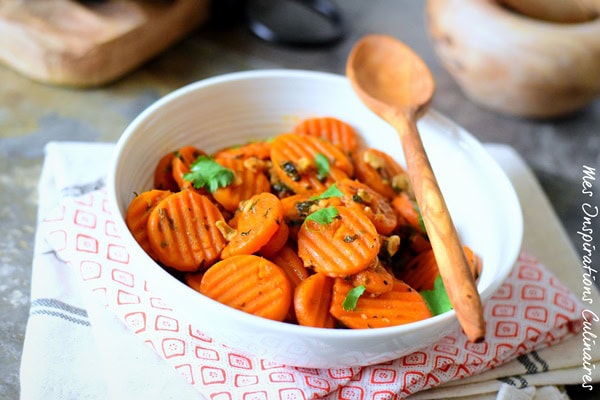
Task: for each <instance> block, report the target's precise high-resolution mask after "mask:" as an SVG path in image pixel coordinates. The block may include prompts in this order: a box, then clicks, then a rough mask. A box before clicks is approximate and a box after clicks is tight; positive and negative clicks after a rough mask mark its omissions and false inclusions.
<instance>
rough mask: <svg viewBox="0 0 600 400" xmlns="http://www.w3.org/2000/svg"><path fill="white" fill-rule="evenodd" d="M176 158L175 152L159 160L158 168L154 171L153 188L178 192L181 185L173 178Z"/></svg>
mask: <svg viewBox="0 0 600 400" xmlns="http://www.w3.org/2000/svg"><path fill="white" fill-rule="evenodd" d="M174 158H175V152H170V153H167V154H165V155H164V156H162V157H161V158H160V160H158V163H157V164H156V168H155V169H154V182H153V188H154V189H158V190H169V191H171V192H177V191H178V190H179V185H178V184H177V182H176V181H175V178H174V177H173V159H174Z"/></svg>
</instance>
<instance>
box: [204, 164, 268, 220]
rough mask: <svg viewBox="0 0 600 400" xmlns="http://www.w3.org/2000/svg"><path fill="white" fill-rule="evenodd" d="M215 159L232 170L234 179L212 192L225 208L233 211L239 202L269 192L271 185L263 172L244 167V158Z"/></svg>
mask: <svg viewBox="0 0 600 400" xmlns="http://www.w3.org/2000/svg"><path fill="white" fill-rule="evenodd" d="M215 161H216V162H217V163H219V164H220V165H222V166H224V167H225V168H228V169H230V170H231V171H233V173H234V175H235V178H234V181H233V182H232V183H231V184H230V185H227V186H225V187H220V188H218V189H217V190H215V191H214V192H213V193H212V197H213V198H214V199H215V201H216V202H218V203H219V204H220V205H221V206H222V207H223V208H224V209H225V210H227V211H232V212H233V211H235V210H236V209H237V208H238V206H239V205H240V202H241V201H243V200H247V199H249V198H250V197H252V196H254V195H255V194H258V193H262V192H270V191H271V185H270V183H269V179H268V178H267V176H266V175H265V173H264V172H262V171H259V170H252V169H250V168H246V167H245V165H244V160H238V159H236V158H215Z"/></svg>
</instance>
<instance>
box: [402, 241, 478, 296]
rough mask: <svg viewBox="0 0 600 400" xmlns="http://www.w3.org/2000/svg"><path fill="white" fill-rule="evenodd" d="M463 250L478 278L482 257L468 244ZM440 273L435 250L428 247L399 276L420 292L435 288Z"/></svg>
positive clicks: (470, 267) (473, 272) (472, 271)
mask: <svg viewBox="0 0 600 400" xmlns="http://www.w3.org/2000/svg"><path fill="white" fill-rule="evenodd" d="M463 251H464V253H465V258H466V259H467V264H468V266H469V269H470V271H471V274H472V275H473V278H474V279H477V277H478V276H479V273H480V272H481V269H480V268H481V264H480V259H479V257H478V256H477V255H476V254H475V253H474V252H473V250H472V249H471V248H470V247H468V246H463ZM439 274H440V270H439V268H438V265H437V261H436V259H435V255H434V254H433V250H432V249H428V250H425V251H423V252H421V253H419V254H417V255H416V256H415V257H414V258H412V259H411V260H410V261H409V262H408V263H407V264H406V266H405V267H404V268H402V269H401V270H400V271H398V273H397V276H398V278H399V279H402V280H403V281H404V282H406V283H407V284H408V285H410V286H411V287H412V288H414V289H415V290H418V291H419V292H420V291H422V290H433V289H434V283H435V279H436V278H437V277H438V275H439Z"/></svg>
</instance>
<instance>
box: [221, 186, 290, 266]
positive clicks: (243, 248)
mask: <svg viewBox="0 0 600 400" xmlns="http://www.w3.org/2000/svg"><path fill="white" fill-rule="evenodd" d="M234 218H236V233H235V235H234V236H233V237H232V238H231V240H230V241H229V242H228V243H227V245H226V246H225V248H224V249H223V252H222V254H221V258H227V257H231V256H234V255H239V254H252V253H256V252H257V251H258V250H260V248H261V247H263V246H264V245H265V244H267V243H268V242H269V240H271V238H272V237H273V235H274V234H275V232H276V231H277V230H278V229H279V226H280V225H281V224H282V223H283V208H282V207H281V201H280V200H279V198H277V196H275V195H274V194H272V193H266V192H265V193H259V194H256V195H254V196H252V197H250V198H249V199H248V200H244V201H242V202H241V203H240V206H239V208H238V210H237V211H236V216H235V217H234Z"/></svg>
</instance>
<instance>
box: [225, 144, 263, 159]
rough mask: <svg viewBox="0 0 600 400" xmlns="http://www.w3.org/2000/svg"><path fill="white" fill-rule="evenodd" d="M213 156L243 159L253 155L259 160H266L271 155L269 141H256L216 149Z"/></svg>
mask: <svg viewBox="0 0 600 400" xmlns="http://www.w3.org/2000/svg"><path fill="white" fill-rule="evenodd" d="M213 157H214V158H235V159H238V160H243V159H246V158H251V157H255V158H258V159H260V160H268V159H269V158H270V157H271V143H270V142H269V141H256V142H249V143H246V144H243V145H241V146H233V147H227V148H225V149H221V150H218V151H216V152H215V153H214V154H213Z"/></svg>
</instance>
